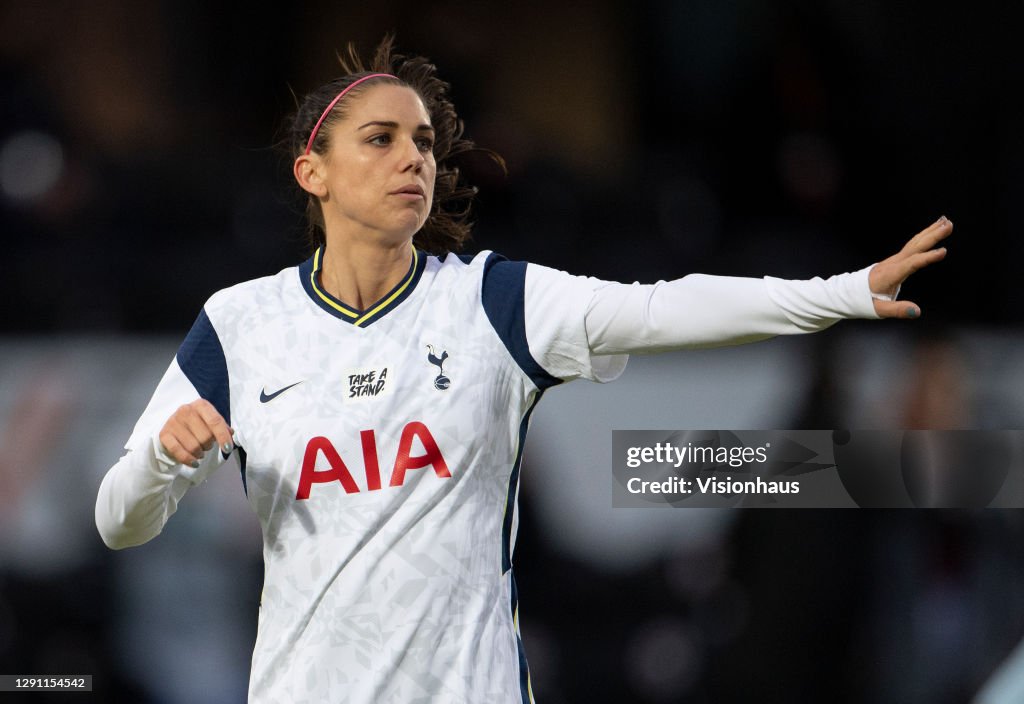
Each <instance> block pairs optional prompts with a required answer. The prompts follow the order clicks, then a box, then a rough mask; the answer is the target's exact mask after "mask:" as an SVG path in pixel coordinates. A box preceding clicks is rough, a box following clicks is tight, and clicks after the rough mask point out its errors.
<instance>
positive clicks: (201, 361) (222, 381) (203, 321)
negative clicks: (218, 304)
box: [177, 310, 231, 425]
mask: <svg viewBox="0 0 1024 704" xmlns="http://www.w3.org/2000/svg"><path fill="white" fill-rule="evenodd" d="M177 359H178V366H179V367H181V371H183V372H184V373H185V376H186V377H188V380H189V381H191V382H192V385H193V386H194V387H196V391H198V392H199V395H200V396H201V397H202V398H205V399H206V400H207V401H209V402H210V403H212V404H213V407H214V408H216V409H217V412H218V413H220V414H221V415H222V416H224V420H225V421H226V422H227V424H228V425H231V396H230V393H229V390H228V364H227V362H226V361H225V360H224V348H223V347H221V345H220V338H218V337H217V331H216V330H214V329H213V323H211V322H210V317H209V316H208V315H206V311H205V310H202V311H200V312H199V317H198V318H196V322H195V323H193V325H192V329H191V330H189V331H188V335H186V336H185V341H184V342H182V343H181V347H179V348H178V355H177Z"/></svg>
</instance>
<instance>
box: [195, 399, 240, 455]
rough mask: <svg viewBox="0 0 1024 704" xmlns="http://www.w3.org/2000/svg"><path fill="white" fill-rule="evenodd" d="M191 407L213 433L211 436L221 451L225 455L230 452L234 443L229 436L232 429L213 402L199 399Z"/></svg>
mask: <svg viewBox="0 0 1024 704" xmlns="http://www.w3.org/2000/svg"><path fill="white" fill-rule="evenodd" d="M193 407H194V408H195V410H196V412H197V413H198V414H199V416H200V418H202V419H203V422H204V423H205V424H206V427H207V428H208V429H209V430H210V432H211V433H212V434H213V438H214V440H216V441H217V445H218V446H219V447H220V449H221V451H222V452H223V453H224V454H225V455H227V454H230V453H231V451H232V450H233V449H234V446H235V443H234V439H233V438H232V437H231V435H232V430H231V428H230V427H229V426H228V424H227V421H225V420H224V416H222V415H221V414H220V413H218V412H217V409H216V408H214V406H213V404H212V403H210V402H209V401H207V400H205V399H199V400H198V401H196V402H195V403H194V404H193ZM207 449H209V448H207Z"/></svg>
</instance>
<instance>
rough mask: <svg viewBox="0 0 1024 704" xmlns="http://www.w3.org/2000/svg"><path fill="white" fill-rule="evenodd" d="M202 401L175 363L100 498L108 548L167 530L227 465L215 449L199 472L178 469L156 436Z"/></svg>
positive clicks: (101, 529) (101, 528)
mask: <svg viewBox="0 0 1024 704" xmlns="http://www.w3.org/2000/svg"><path fill="white" fill-rule="evenodd" d="M199 397H200V393H199V392H198V391H197V390H196V388H195V386H194V385H193V384H192V383H191V382H190V381H189V380H188V378H187V377H186V376H185V374H184V373H182V371H181V368H180V367H179V366H178V362H177V359H175V360H173V361H172V362H171V364H170V366H169V367H168V369H167V372H166V373H165V374H164V376H163V378H162V379H161V380H160V383H159V384H158V385H157V388H156V391H155V392H154V393H153V398H152V399H151V400H150V402H149V405H148V406H147V407H146V410H145V411H144V412H143V414H142V416H141V417H140V418H139V421H138V423H137V424H136V426H135V430H134V431H133V432H132V434H131V437H130V438H129V439H128V442H127V443H126V444H125V449H126V450H127V451H128V452H127V453H126V454H125V455H124V456H123V457H121V459H120V460H118V462H117V463H116V464H115V465H114V466H113V467H111V468H110V470H109V471H108V472H107V474H106V476H105V477H104V478H103V482H102V483H101V484H100V489H99V493H98V495H97V497H96V528H97V529H98V530H99V533H100V536H101V537H102V538H103V542H104V543H106V544H107V546H108V547H110V548H114V549H121V548H126V547H131V546H133V545H141V544H142V543H145V542H146V541H148V540H151V539H153V538H154V537H156V536H157V535H159V534H160V531H161V530H163V527H164V525H165V524H166V523H167V520H168V519H169V518H170V517H171V516H172V515H173V514H174V512H175V511H176V510H177V508H178V502H179V501H180V500H181V498H182V497H183V496H184V495H185V492H187V491H188V489H189V488H190V487H192V486H194V485H196V484H200V483H201V482H203V481H204V480H205V479H206V478H207V477H208V476H209V475H210V473H211V472H213V470H214V469H216V468H217V467H218V466H220V465H221V464H222V463H223V462H224V459H225V458H224V457H223V456H222V455H221V453H220V452H219V451H217V450H216V449H212V450H210V451H209V452H207V453H206V456H205V457H203V459H202V460H201V461H200V463H199V467H198V468H193V467H191V466H188V465H182V464H178V463H176V462H175V461H174V459H173V458H171V457H170V456H168V455H167V454H166V452H164V449H163V447H162V446H161V445H160V441H159V439H158V437H157V436H158V435H159V433H160V429H161V428H163V426H164V423H166V422H167V420H168V419H169V418H170V417H171V415H172V414H173V413H174V411H175V410H176V409H177V408H178V407H179V406H181V405H183V404H186V403H189V402H191V401H194V400H196V399H197V398H199Z"/></svg>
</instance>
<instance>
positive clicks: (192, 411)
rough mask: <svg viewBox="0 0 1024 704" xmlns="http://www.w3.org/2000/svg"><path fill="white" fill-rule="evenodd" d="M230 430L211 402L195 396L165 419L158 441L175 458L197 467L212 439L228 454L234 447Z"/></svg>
mask: <svg viewBox="0 0 1024 704" xmlns="http://www.w3.org/2000/svg"><path fill="white" fill-rule="evenodd" d="M233 432H234V431H233V430H231V428H229V427H228V424H227V423H226V422H225V421H224V418H223V417H222V416H221V414H220V413H218V412H217V409H216V408H214V407H213V404H212V403H210V402H209V401H207V400H205V399H201V398H197V399H196V400H195V401H193V402H192V403H186V404H185V405H184V406H181V407H180V408H179V409H178V410H176V411H175V412H174V414H173V415H172V416H171V417H170V418H168V419H167V422H166V423H164V427H163V429H162V430H161V431H160V444H162V445H163V446H164V450H165V451H166V452H167V454H168V455H170V456H171V457H173V458H174V459H175V460H176V461H178V462H180V463H181V464H188V465H192V466H193V467H198V466H199V460H201V459H202V458H203V455H204V454H205V453H206V451H207V450H209V449H211V448H212V447H213V445H214V443H216V444H217V445H218V446H219V447H220V449H221V450H222V451H223V452H224V454H229V453H230V452H231V450H233V449H234V442H233V440H232V438H231V435H232V433H233Z"/></svg>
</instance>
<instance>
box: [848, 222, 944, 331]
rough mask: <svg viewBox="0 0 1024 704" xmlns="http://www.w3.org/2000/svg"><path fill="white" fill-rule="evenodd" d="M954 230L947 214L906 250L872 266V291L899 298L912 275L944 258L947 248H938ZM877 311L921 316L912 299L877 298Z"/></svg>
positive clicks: (884, 315) (887, 314)
mask: <svg viewBox="0 0 1024 704" xmlns="http://www.w3.org/2000/svg"><path fill="white" fill-rule="evenodd" d="M951 232H953V223H952V221H950V220H949V219H948V218H946V216H945V215H943V216H942V217H941V218H939V219H938V220H936V221H935V223H934V224H933V225H931V226H930V227H927V228H925V229H924V230H921V231H920V232H918V233H917V234H916V235H914V236H913V237H912V238H911V240H910V241H909V242H907V244H906V245H904V247H903V249H901V250H900V251H899V252H897V253H896V254H894V255H892V256H891V257H889V258H888V259H885V260H883V261H880V262H879V263H878V264H875V266H873V267H872V268H871V271H870V272H869V274H868V284H869V285H870V287H871V292H872V293H876V294H880V295H883V296H889V297H892V298H895V296H896V293H897V291H898V290H899V287H900V285H901V284H902V283H903V282H904V281H906V280H907V277H909V276H910V275H911V274H913V273H914V272H915V271H917V270H918V269H922V268H924V267H926V266H928V265H929V264H934V263H935V262H937V261H941V260H942V259H943V258H944V257H945V256H946V248H945V247H939V248H938V249H936V248H935V245H937V244H938V243H939V242H940V241H942V240H944V239H945V238H946V237H949V235H950V233H951ZM874 304H875V312H876V313H877V314H878V316H879V317H880V318H917V317H918V316H920V315H921V308H920V307H919V306H918V305H917V304H916V303H912V302H911V301H898V300H879V299H877V298H876V299H875V301H874Z"/></svg>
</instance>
